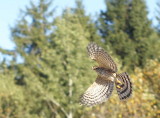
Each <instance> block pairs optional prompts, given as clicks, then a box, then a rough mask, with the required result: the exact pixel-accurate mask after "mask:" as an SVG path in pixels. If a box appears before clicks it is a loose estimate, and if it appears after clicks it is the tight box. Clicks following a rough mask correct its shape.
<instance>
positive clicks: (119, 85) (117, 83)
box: [116, 79, 124, 89]
mask: <svg viewBox="0 0 160 118" xmlns="http://www.w3.org/2000/svg"><path fill="white" fill-rule="evenodd" d="M123 86H124V83H123V82H121V81H120V80H118V79H116V87H117V88H119V89H122V88H123Z"/></svg>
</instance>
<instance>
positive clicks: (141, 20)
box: [99, 0, 157, 70]
mask: <svg viewBox="0 0 160 118" xmlns="http://www.w3.org/2000/svg"><path fill="white" fill-rule="evenodd" d="M106 5H107V10H106V11H102V12H101V14H100V18H99V21H100V24H99V31H100V33H101V35H102V37H103V39H104V41H105V44H106V45H110V47H111V49H112V50H113V52H114V53H115V54H116V55H118V56H119V57H120V59H121V60H122V63H123V65H124V66H128V67H129V68H130V69H131V70H133V68H134V67H136V66H139V67H144V66H145V63H146V60H147V59H151V58H157V55H155V54H153V53H152V51H151V52H150V51H149V50H152V49H153V47H152V46H153V44H151V42H150V37H153V35H154V31H153V29H152V28H151V21H149V20H148V18H147V10H146V6H145V2H144V1H143V0H133V1H130V0H114V1H108V0H107V1H106ZM152 40H154V39H152ZM155 41H156V42H157V39H155Z"/></svg>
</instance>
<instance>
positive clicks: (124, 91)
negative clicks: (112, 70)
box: [115, 72, 132, 100]
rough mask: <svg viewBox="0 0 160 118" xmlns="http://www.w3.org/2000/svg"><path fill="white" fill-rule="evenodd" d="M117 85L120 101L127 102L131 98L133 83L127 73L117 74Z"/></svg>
mask: <svg viewBox="0 0 160 118" xmlns="http://www.w3.org/2000/svg"><path fill="white" fill-rule="evenodd" d="M115 84H116V89H117V93H118V96H119V99H120V100H125V99H127V98H129V97H130V96H131V94H132V83H131V81H130V77H129V75H128V74H127V73H126V72H124V73H121V74H117V78H116V81H115Z"/></svg>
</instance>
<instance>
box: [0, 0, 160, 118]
mask: <svg viewBox="0 0 160 118" xmlns="http://www.w3.org/2000/svg"><path fill="white" fill-rule="evenodd" d="M105 5H106V10H102V11H100V14H99V15H98V16H97V18H96V20H93V17H92V16H90V15H87V14H86V11H85V7H84V5H83V2H82V1H81V0H75V7H73V8H66V9H64V10H63V12H62V14H61V15H59V16H55V8H54V7H53V6H54V2H53V3H52V0H39V1H38V2H37V3H34V2H30V5H29V6H27V7H26V8H25V9H23V10H21V11H20V13H21V17H20V18H18V20H17V21H16V22H15V24H14V25H13V26H12V27H11V28H10V32H11V40H12V41H13V42H14V43H15V45H16V47H15V49H14V50H5V49H2V48H0V52H1V53H2V54H4V55H9V56H10V57H11V58H12V59H11V61H9V63H7V61H6V59H3V61H2V62H0V86H1V89H0V117H1V118H6V117H8V118H22V117H23V118H95V117H96V118H106V117H110V118H128V117H131V118H132V117H133V118H137V117H141V118H146V117H149V118H156V117H158V116H159V115H160V111H159V109H160V94H159V93H160V91H159V90H160V86H159V85H158V83H159V82H160V79H159V76H160V72H159V71H158V70H159V69H160V56H159V55H160V54H159V53H160V52H159V50H160V25H159V24H160V5H159V4H157V6H158V8H159V9H158V10H157V14H158V15H157V16H156V18H157V21H158V25H157V26H155V27H153V25H152V21H151V20H150V19H148V17H147V15H148V11H147V7H146V3H145V1H144V0H105ZM94 19H95V18H94ZM89 42H96V43H97V44H99V45H100V46H102V47H103V48H105V49H106V50H107V52H108V53H109V54H111V55H112V57H113V58H114V60H115V61H116V63H117V64H118V69H119V72H122V71H128V72H129V73H130V75H131V78H132V83H133V95H132V98H131V99H129V100H128V101H124V102H121V101H119V99H118V96H117V94H116V91H114V92H113V96H112V97H111V98H110V99H109V100H108V101H107V102H106V103H103V104H101V105H97V106H95V107H92V108H90V107H85V106H81V105H79V96H80V95H81V94H82V93H83V92H84V91H85V90H86V89H87V88H88V86H89V85H90V84H91V83H93V82H94V80H95V78H96V76H97V75H96V73H93V71H92V70H91V67H92V66H93V65H94V64H95V62H93V61H91V60H90V59H89V57H88V55H87V54H86V46H87V45H88V43H89ZM19 57H20V60H21V62H19V61H18V60H19Z"/></svg>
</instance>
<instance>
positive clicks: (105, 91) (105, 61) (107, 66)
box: [80, 43, 132, 106]
mask: <svg viewBox="0 0 160 118" xmlns="http://www.w3.org/2000/svg"><path fill="white" fill-rule="evenodd" d="M87 51H88V54H89V56H90V58H91V59H92V60H95V61H96V62H97V63H98V64H99V66H98V67H97V66H96V67H95V66H94V67H93V70H95V71H96V72H97V74H98V77H97V79H96V81H95V82H94V83H93V84H92V85H91V86H90V87H89V88H88V89H87V90H86V92H85V93H84V94H83V95H81V97H80V102H81V104H83V105H86V106H93V105H96V104H100V103H102V102H104V101H106V100H107V99H108V98H109V97H110V96H111V94H112V91H113V87H114V82H115V84H116V89H117V93H118V95H119V98H120V100H124V99H127V98H129V97H130V96H131V94H132V83H131V82H130V78H129V76H128V74H127V73H126V72H125V73H121V74H116V72H117V66H116V64H115V62H114V61H113V60H112V58H111V57H110V55H109V54H108V53H107V52H105V51H104V49H102V48H101V47H99V46H98V45H97V44H95V43H90V44H89V45H88V46H87Z"/></svg>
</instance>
